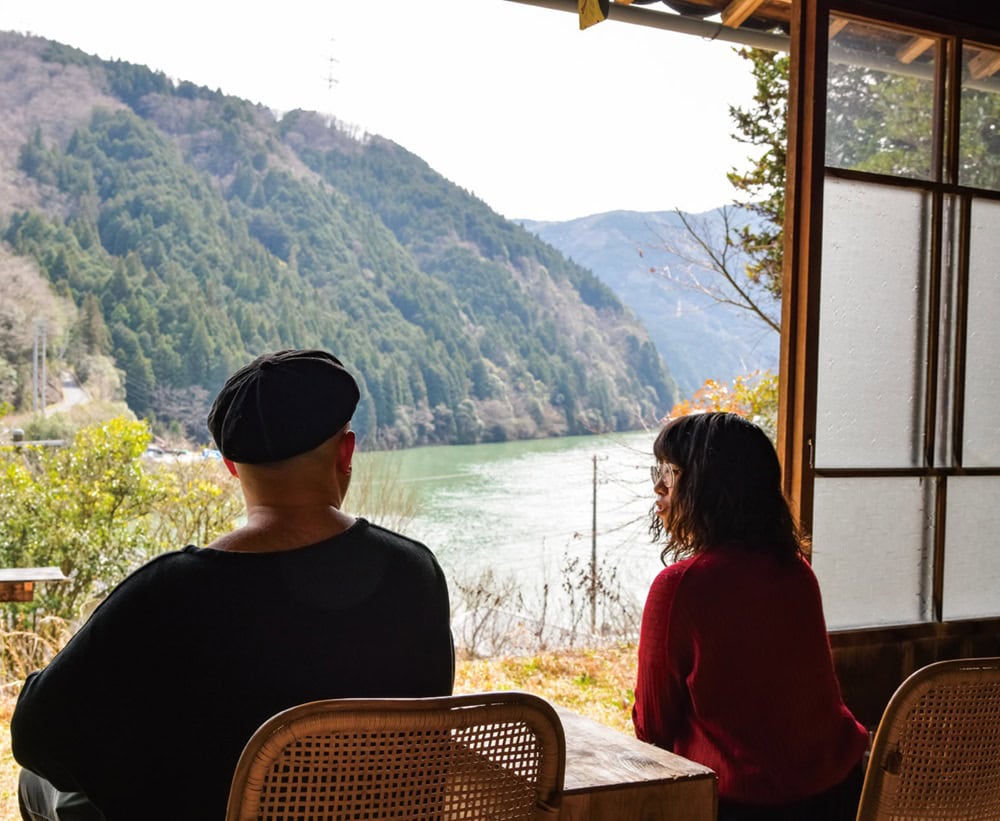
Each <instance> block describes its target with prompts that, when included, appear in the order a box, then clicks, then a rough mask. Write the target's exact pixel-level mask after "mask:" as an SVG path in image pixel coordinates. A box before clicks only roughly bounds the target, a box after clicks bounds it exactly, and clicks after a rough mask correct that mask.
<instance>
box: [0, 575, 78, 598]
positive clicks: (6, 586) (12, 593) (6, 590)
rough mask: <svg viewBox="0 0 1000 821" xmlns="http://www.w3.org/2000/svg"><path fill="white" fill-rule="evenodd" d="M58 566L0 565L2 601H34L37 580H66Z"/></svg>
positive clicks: (0, 596) (0, 594) (0, 595)
mask: <svg viewBox="0 0 1000 821" xmlns="http://www.w3.org/2000/svg"><path fill="white" fill-rule="evenodd" d="M64 581H68V579H67V578H66V577H65V576H64V575H63V572H62V571H61V570H60V569H59V568H58V567H0V602H5V601H16V602H27V601H32V600H33V599H34V597H35V584H36V582H64Z"/></svg>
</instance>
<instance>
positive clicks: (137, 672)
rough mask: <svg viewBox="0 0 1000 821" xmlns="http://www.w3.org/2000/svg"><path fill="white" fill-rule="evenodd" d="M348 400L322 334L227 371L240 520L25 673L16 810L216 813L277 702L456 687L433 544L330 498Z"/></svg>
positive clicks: (134, 820) (109, 815)
mask: <svg viewBox="0 0 1000 821" xmlns="http://www.w3.org/2000/svg"><path fill="white" fill-rule="evenodd" d="M358 398H359V391H358V386H357V383H356V382H355V380H354V378H353V377H352V376H351V375H350V374H349V373H348V372H347V371H346V370H345V369H344V368H343V367H342V366H341V364H340V362H339V361H338V360H337V359H336V358H335V357H334V356H332V355H331V354H328V353H326V352H324V351H302V350H293V351H281V352H278V353H275V354H267V355H264V356H262V357H259V358H258V359H256V360H255V361H254V362H252V363H251V364H250V365H248V366H246V367H245V368H243V369H241V370H240V371H238V372H237V373H235V374H234V375H233V376H232V377H231V378H230V379H229V381H228V382H227V383H226V385H225V387H223V389H222V391H221V392H220V394H219V396H218V397H217V398H216V400H215V404H214V405H213V407H212V411H211V413H210V415H209V428H210V430H211V432H212V435H213V437H214V438H215V441H216V444H217V445H218V447H219V450H220V451H221V452H222V454H223V457H224V459H225V460H226V464H227V466H228V467H229V469H230V471H231V472H232V473H233V475H235V476H237V477H238V478H239V481H240V484H241V486H242V489H243V494H244V497H245V499H246V506H247V521H246V524H245V525H244V526H242V527H240V528H238V529H237V530H234V531H233V532H231V533H228V534H226V535H224V536H222V537H221V538H219V539H217V540H216V541H215V542H213V543H212V544H211V545H209V546H207V547H194V546H188V547H186V548H184V549H183V550H180V551H177V552H174V553H168V554H165V555H163V556H160V557H158V558H157V559H154V560H153V561H151V562H149V563H148V564H147V565H145V566H143V567H141V568H140V569H139V570H137V571H136V572H135V573H133V574H132V575H131V576H129V577H128V578H127V579H126V580H125V581H124V582H122V584H120V585H119V586H118V587H117V588H115V589H114V590H113V591H112V592H111V594H110V595H109V596H108V597H107V599H106V600H105V601H104V602H103V603H102V604H101V605H100V607H98V608H97V610H96V611H95V612H94V614H93V615H92V616H91V618H90V619H89V620H88V621H87V623H86V624H84V626H83V627H82V628H81V629H80V631H79V632H78V633H77V634H76V635H75V636H74V637H73V639H72V640H71V641H70V642H69V643H68V644H67V645H66V647H65V648H64V649H63V651H62V652H61V653H59V654H58V655H57V656H56V657H55V659H53V661H52V663H51V664H49V666H48V667H47V668H45V669H44V670H42V671H41V672H37V673H34V674H32V675H31V676H30V677H29V678H28V680H27V681H26V682H25V685H24V689H23V690H22V692H21V696H20V698H19V700H18V704H17V708H16V710H15V712H14V716H13V719H12V721H11V736H12V743H13V751H14V756H15V758H17V760H18V761H19V762H20V763H21V765H22V766H23V767H24V770H23V771H22V777H21V789H20V798H21V812H22V816H23V818H24V819H27V821H37V819H56V818H58V819H60V821H67V819H74V820H75V819H81V820H82V819H95V820H96V821H99V819H102V818H103V819H106V820H107V821H158V820H159V819H163V821H166V819H171V821H181V820H182V819H183V821H201V820H202V819H204V821H218V819H220V818H223V817H224V815H225V808H226V798H227V796H228V792H229V783H230V780H231V778H232V774H233V771H234V769H235V766H236V761H237V759H238V758H239V755H240V752H241V751H242V749H243V746H244V744H245V743H246V742H247V740H248V739H249V738H250V736H251V734H252V733H253V731H254V730H255V729H256V728H257V727H258V726H259V725H260V724H261V723H263V721H265V720H266V719H267V718H269V717H270V716H272V715H274V714H275V713H277V712H279V711H281V710H283V709H285V708H287V707H291V706H293V705H295V704H300V703H303V702H307V701H313V700H317V699H324V698H346V697H370V698H377V697H417V696H439V695H447V694H449V693H450V692H451V690H452V684H453V682H454V652H453V646H452V638H451V630H450V626H449V604H448V590H447V584H446V582H445V578H444V575H443V574H442V572H441V568H440V567H439V565H438V563H437V561H436V560H435V558H434V556H433V554H432V553H431V552H430V551H429V550H428V549H427V548H426V547H424V546H423V545H422V544H420V543H418V542H414V541H412V540H410V539H407V538H405V537H403V536H400V535H398V534H395V533H392V532H390V531H387V530H384V529H382V528H380V527H377V526H375V525H373V524H370V523H368V522H366V521H365V520H363V519H357V518H355V517H353V516H350V515H348V514H347V513H345V512H344V511H343V510H342V509H341V506H342V503H343V500H344V496H345V494H346V492H347V487H348V484H349V482H350V475H351V459H352V457H353V455H354V433H353V432H352V431H351V429H350V418H351V415H352V414H353V412H354V409H355V407H356V405H357V402H358Z"/></svg>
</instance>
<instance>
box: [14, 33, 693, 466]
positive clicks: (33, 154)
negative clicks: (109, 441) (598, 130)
mask: <svg viewBox="0 0 1000 821" xmlns="http://www.w3.org/2000/svg"><path fill="white" fill-rule="evenodd" d="M0 105H2V107H3V110H4V112H5V119H4V127H3V129H2V130H0V236H2V239H3V240H4V243H5V247H4V248H3V249H2V250H0V289H2V290H0V293H2V294H3V297H2V300H3V302H4V303H6V305H5V306H4V307H3V308H2V309H0V326H2V325H4V324H6V325H9V326H12V327H13V326H16V325H18V323H20V325H21V326H22V328H23V326H24V325H25V324H26V323H30V322H31V321H32V317H31V316H29V315H28V313H27V312H26V311H24V310H21V309H20V308H21V306H22V305H23V304H26V303H24V302H23V300H21V299H20V297H19V295H18V294H17V293H15V292H14V291H13V290H12V289H13V286H12V285H11V282H12V281H13V278H12V277H11V276H9V273H5V272H9V271H11V270H14V269H15V268H16V269H17V270H22V268H21V267H19V266H23V264H24V261H25V260H29V261H33V263H34V264H35V265H37V267H38V269H39V270H40V272H41V274H42V275H43V276H44V277H45V278H46V279H47V280H48V282H49V283H50V284H51V287H52V289H53V290H54V291H55V293H56V294H57V295H58V297H61V298H62V299H63V300H64V301H65V302H67V303H70V304H72V305H73V306H75V310H76V315H75V318H74V319H73V321H71V322H68V323H67V326H68V327H67V330H66V332H65V334H64V335H63V336H61V337H58V338H54V339H53V343H54V344H53V346H52V349H53V350H58V351H59V352H61V353H62V354H63V355H64V356H65V357H66V359H67V360H68V361H69V363H70V364H71V365H72V364H81V363H85V362H91V363H92V362H93V361H94V358H95V357H101V356H109V357H111V358H112V359H113V361H114V363H115V365H116V366H117V367H118V368H119V369H120V370H121V371H123V372H124V380H123V384H124V393H125V398H126V399H127V401H128V403H129V405H130V407H132V409H133V410H135V411H136V412H137V413H139V414H142V415H146V416H149V417H151V418H154V419H155V420H156V421H157V424H160V425H162V424H166V423H167V422H169V421H170V420H172V419H176V420H180V421H181V422H182V423H183V424H184V425H185V426H186V427H187V429H188V432H189V434H190V435H192V436H194V437H195V438H199V437H200V438H201V439H204V435H205V434H204V428H203V418H204V411H205V410H206V406H207V403H208V402H209V401H210V398H211V396H212V395H213V394H214V392H215V391H216V390H217V389H218V387H219V385H220V384H221V382H222V380H223V379H224V378H225V377H226V375H228V373H230V372H231V371H232V370H233V369H235V368H236V367H238V366H239V365H241V364H243V363H244V362H246V361H247V360H248V359H249V358H250V357H252V356H253V355H255V354H257V353H258V352H261V351H265V350H269V349H275V348H280V347H288V346H322V347H325V348H328V349H330V350H333V351H334V352H336V353H337V355H338V356H340V357H341V358H342V359H343V360H344V361H345V363H346V364H347V365H348V366H349V367H350V368H351V369H352V370H354V371H355V372H357V373H359V375H360V377H361V381H362V383H363V386H362V396H363V398H362V403H361V407H360V408H359V412H358V416H357V417H356V420H355V421H356V427H357V428H358V430H359V431H360V432H361V433H362V435H366V436H368V437H370V440H371V441H373V442H376V443H378V444H381V445H386V446H408V445H413V444H423V443H431V442H474V441H484V440H485V441H492V440H502V439H507V438H527V437H535V436H544V435H558V434H563V433H583V432H588V431H597V430H622V429H629V428H633V427H636V426H637V425H639V424H640V422H641V421H642V420H647V421H648V420H651V419H654V418H656V416H657V415H659V414H662V413H664V412H665V411H666V410H668V409H669V407H670V406H671V404H672V403H673V402H674V400H675V398H676V388H675V386H674V383H673V380H672V378H671V377H670V375H669V373H668V371H667V368H666V366H665V365H664V363H663V361H662V360H661V358H660V356H659V355H658V354H657V352H656V349H655V348H654V346H653V344H652V343H651V341H650V339H649V336H648V334H647V333H646V331H645V330H644V329H643V327H642V326H641V324H640V323H639V322H638V320H637V319H636V318H635V316H634V315H633V314H632V313H631V312H630V311H629V310H628V309H626V308H625V307H624V306H623V305H622V304H621V303H620V302H619V300H618V299H617V298H616V297H615V296H614V294H613V293H612V292H611V291H610V290H609V289H608V288H607V287H606V286H605V285H603V284H602V283H601V282H600V281H599V280H598V279H597V278H596V277H594V275H593V274H592V273H590V272H589V271H587V270H585V269H584V268H581V267H580V266H579V265H576V264H574V263H571V262H569V261H567V260H566V259H565V258H563V257H562V256H561V255H560V254H559V253H558V252H557V251H555V250H554V249H553V248H551V247H550V246H548V245H546V244H544V243H543V242H541V241H540V240H538V239H537V238H536V237H534V236H533V235H531V234H529V233H528V232H527V231H526V230H524V229H523V228H521V227H520V226H517V225H515V224H513V223H511V222H508V221H506V220H504V219H503V218H501V217H500V216H499V215H497V214H495V213H494V212H492V211H491V210H490V209H489V208H488V207H487V206H486V205H485V204H484V203H483V202H481V201H479V200H478V199H476V198H475V197H473V196H472V195H470V194H469V193H468V192H466V191H464V190H462V189H461V188H459V187H457V186H455V185H453V184H452V183H450V182H448V181H447V180H445V179H444V178H442V177H441V176H440V175H438V174H437V173H435V172H434V171H433V170H432V169H431V168H430V167H429V166H427V164H426V163H424V162H423V161H421V160H420V159H419V158H418V157H416V156H414V155H412V154H410V153H409V152H407V151H405V150H404V149H402V148H401V147H400V146H398V145H396V144H394V143H392V142H391V141H389V140H387V139H383V138H381V137H375V136H368V135H357V134H354V133H352V132H351V131H350V130H347V129H344V128H343V127H341V126H340V125H339V124H338V123H336V122H335V121H331V120H329V119H328V118H324V117H321V116H319V115H317V114H313V113H308V112H292V113H290V114H287V115H285V116H283V117H281V118H278V117H276V116H275V115H274V114H273V113H272V112H271V111H269V110H268V109H266V108H264V107H261V106H256V105H252V104H250V103H248V102H246V101H243V100H240V99H237V98H233V97H228V96H225V95H223V94H222V93H220V92H217V91H211V90H209V89H206V88H202V87H196V86H194V85H192V84H190V83H185V82H180V83H174V82H173V81H172V80H170V79H168V78H167V77H165V76H164V75H162V74H159V73H155V72H152V71H150V70H149V69H147V68H145V67H143V66H136V65H131V64H127V63H121V62H104V61H101V60H99V59H97V58H95V57H91V56H88V55H86V54H83V53H82V52H80V51H78V50H76V49H73V48H71V47H68V46H64V45H60V44H57V43H53V42H50V41H46V40H42V39H39V38H29V37H23V36H20V35H15V34H10V33H0ZM14 258H16V262H17V265H14V264H12V262H13V261H14ZM22 279H23V277H22ZM29 336H30V334H29V335H25V334H23V333H21V334H20V335H19V336H18V339H19V340H20V342H19V343H13V342H11V343H10V344H8V345H6V347H3V346H4V343H3V339H5V338H6V337H3V336H0V357H2V358H3V360H4V361H3V362H0V377H2V376H3V374H4V373H8V375H9V374H11V373H12V374H14V375H15V377H16V378H11V379H8V380H7V381H6V382H4V381H3V380H2V378H0V391H3V390H6V391H7V395H0V401H7V402H9V403H12V404H14V405H15V406H18V405H21V406H23V405H24V404H25V384H26V378H25V369H26V367H27V364H28V362H29V360H30V356H31V351H30V347H27V346H26V345H25V343H24V340H25V339H26V338H28V337H29ZM4 368H5V369H6V370H4ZM5 385H6V386H7V387H6V388H5V387H4V386H5Z"/></svg>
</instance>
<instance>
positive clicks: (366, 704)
mask: <svg viewBox="0 0 1000 821" xmlns="http://www.w3.org/2000/svg"><path fill="white" fill-rule="evenodd" d="M564 769H565V740H564V738H563V730H562V724H561V723H560V721H559V717H558V716H557V715H556V712H555V710H553V709H552V706H551V705H550V704H548V702H546V701H544V700H543V699H541V698H538V697H537V696H533V695H530V694H528V693H519V692H505V693H480V694H476V695H462V696H448V697H442V698H415V699H334V700H329V701H314V702H311V703H309V704H303V705H301V706H298V707H293V708H291V709H289V710H285V711H284V712H282V713H278V715H276V716H274V717H273V718H271V719H269V720H268V721H266V722H265V723H264V724H263V725H261V727H260V728H259V729H258V730H257V732H256V733H254V735H253V737H252V738H251V739H250V741H249V742H248V743H247V746H246V748H245V749H244V750H243V754H242V756H241V757H240V760H239V763H238V765H237V767H236V774H235V776H234V778H233V783H232V788H231V791H230V794H229V807H228V811H227V814H226V819H227V821H335V820H336V819H377V818H396V819H412V821H422V820H423V819H435V821H446V820H449V821H450V819H468V821H472V819H478V820H482V819H491V820H492V819H497V821H500V819H515V818H523V819H554V818H558V817H559V804H560V802H561V799H562V785H563V771H564Z"/></svg>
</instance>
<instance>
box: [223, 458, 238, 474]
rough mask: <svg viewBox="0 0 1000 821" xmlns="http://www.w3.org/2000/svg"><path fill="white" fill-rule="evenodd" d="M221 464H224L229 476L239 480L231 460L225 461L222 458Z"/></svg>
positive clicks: (225, 459)
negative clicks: (231, 475)
mask: <svg viewBox="0 0 1000 821" xmlns="http://www.w3.org/2000/svg"><path fill="white" fill-rule="evenodd" d="M222 462H223V464H225V466H226V470H228V471H229V472H230V473H231V474H233V476H235V477H236V478H237V479H239V478H240V474H239V471H238V470H236V464H235V463H234V462H233V460H232V459H227V458H226V457H225V456H223V457H222Z"/></svg>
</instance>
